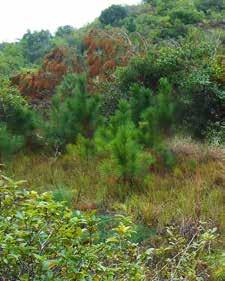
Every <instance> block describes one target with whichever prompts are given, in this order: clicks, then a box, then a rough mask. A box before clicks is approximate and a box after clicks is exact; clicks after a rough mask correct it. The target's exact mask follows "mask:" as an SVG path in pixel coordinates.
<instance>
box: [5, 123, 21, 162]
mask: <svg viewBox="0 0 225 281" xmlns="http://www.w3.org/2000/svg"><path fill="white" fill-rule="evenodd" d="M23 145H24V139H23V137H21V136H16V135H12V134H11V133H10V132H9V131H8V130H7V127H6V125H5V124H4V123H0V160H3V161H5V160H9V159H10V158H11V156H12V155H13V154H14V153H16V152H17V151H18V150H19V149H21V148H22V147H23Z"/></svg>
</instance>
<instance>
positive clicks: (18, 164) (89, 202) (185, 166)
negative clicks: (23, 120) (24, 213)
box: [6, 140, 225, 232]
mask: <svg viewBox="0 0 225 281" xmlns="http://www.w3.org/2000/svg"><path fill="white" fill-rule="evenodd" d="M170 146H171V148H172V150H173V151H174V153H175V154H176V155H177V164H176V165H175V167H173V169H172V170H171V171H168V172H166V173H165V172H164V173H152V174H150V175H149V177H148V178H147V179H146V186H145V188H144V189H143V191H142V192H140V191H139V192H134V191H132V192H131V191H129V190H128V189H127V187H126V188H125V187H123V186H115V185H111V184H110V182H108V183H107V182H106V181H105V179H103V178H102V177H101V175H100V174H99V172H98V168H97V167H98V162H99V160H96V159H93V161H90V162H89V163H86V162H84V161H82V160H81V159H78V158H75V157H71V156H64V157H61V158H58V159H54V158H50V157H46V156H42V155H29V156H24V155H18V156H17V157H16V158H15V159H14V161H13V162H12V163H11V164H10V165H9V166H7V168H6V173H7V174H8V175H9V176H12V177H14V178H16V179H26V180H27V185H28V187H29V188H31V189H36V190H39V191H41V192H42V191H46V190H52V191H57V190H70V192H71V197H72V204H73V206H74V208H80V209H85V208H95V207H98V208H99V209H103V210H104V211H106V210H109V211H115V210H116V211H122V212H126V213H128V214H130V215H132V216H133V217H134V219H136V220H138V221H140V222H143V223H145V224H147V225H150V226H153V227H158V228H159V229H160V228H162V227H164V226H165V225H167V224H169V223H170V222H171V221H179V222H182V221H185V220H188V219H190V218H191V219H202V220H213V222H214V224H216V225H217V226H218V227H219V229H220V230H221V231H223V232H225V161H224V150H223V149H219V148H216V149H215V148H210V147H207V146H203V145H200V144H195V143H193V142H191V143H188V142H186V143H185V142H184V141H182V142H178V141H177V140H176V141H174V142H171V143H170ZM118 188H120V194H121V190H122V192H123V195H125V196H122V198H123V199H124V198H125V199H124V200H121V197H119V196H118V194H119V193H118Z"/></svg>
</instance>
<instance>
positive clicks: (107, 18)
mask: <svg viewBox="0 0 225 281" xmlns="http://www.w3.org/2000/svg"><path fill="white" fill-rule="evenodd" d="M126 16H127V10H126V8H125V7H123V6H121V5H112V6H110V7H109V8H107V9H105V10H104V11H102V13H101V15H100V17H99V20H100V22H101V23H102V24H104V25H108V24H110V25H112V26H115V25H117V24H118V23H119V21H120V20H122V19H124V18H125V17H126Z"/></svg>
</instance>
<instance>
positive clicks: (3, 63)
mask: <svg viewBox="0 0 225 281" xmlns="http://www.w3.org/2000/svg"><path fill="white" fill-rule="evenodd" d="M24 66H25V58H24V57H23V50H22V47H21V44H19V43H4V44H3V45H2V48H1V49H0V75H1V76H2V75H4V76H6V75H12V74H15V73H17V72H18V71H20V70H21V69H22V68H23V67H24Z"/></svg>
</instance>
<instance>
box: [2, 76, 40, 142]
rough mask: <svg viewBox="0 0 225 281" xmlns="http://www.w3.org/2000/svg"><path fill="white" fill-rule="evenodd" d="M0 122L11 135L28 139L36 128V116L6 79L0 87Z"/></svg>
mask: <svg viewBox="0 0 225 281" xmlns="http://www.w3.org/2000/svg"><path fill="white" fill-rule="evenodd" d="M0 121H1V122H4V123H5V124H6V126H7V128H8V130H10V132H11V133H13V134H16V135H21V136H24V137H25V138H26V139H29V138H31V137H32V136H33V134H34V130H35V128H36V126H37V116H36V114H35V113H34V112H33V111H32V110H31V108H30V107H29V105H28V104H27V102H26V101H25V100H24V99H23V97H22V96H21V95H20V93H19V92H18V90H17V89H16V88H14V87H12V86H11V85H10V82H9V81H8V80H7V79H2V80H1V86H0Z"/></svg>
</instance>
